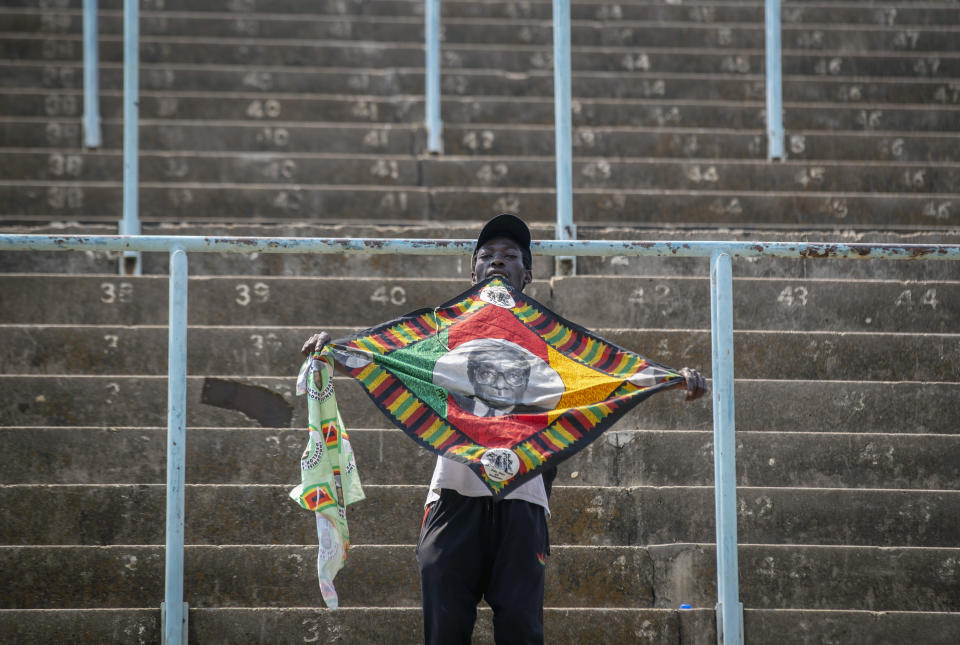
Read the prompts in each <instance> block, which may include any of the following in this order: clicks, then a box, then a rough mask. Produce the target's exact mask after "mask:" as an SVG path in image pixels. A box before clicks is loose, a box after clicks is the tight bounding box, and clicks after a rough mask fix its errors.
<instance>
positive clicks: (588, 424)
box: [569, 408, 593, 433]
mask: <svg viewBox="0 0 960 645" xmlns="http://www.w3.org/2000/svg"><path fill="white" fill-rule="evenodd" d="M569 414H570V421H571V422H572V423H575V424H577V425H579V426H580V427H581V428H583V430H581V432H583V433H587V432H590V430H591V428H593V421H591V420H590V418H589V417H588V416H587V415H585V414H584V413H583V412H581V411H580V410H579V409H578V408H570V412H569Z"/></svg>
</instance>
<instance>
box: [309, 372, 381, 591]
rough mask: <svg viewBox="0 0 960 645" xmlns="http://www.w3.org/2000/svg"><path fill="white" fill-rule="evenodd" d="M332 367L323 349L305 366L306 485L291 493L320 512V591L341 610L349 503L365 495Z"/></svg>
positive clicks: (318, 525) (318, 554) (318, 534)
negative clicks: (337, 584)
mask: <svg viewBox="0 0 960 645" xmlns="http://www.w3.org/2000/svg"><path fill="white" fill-rule="evenodd" d="M332 368H333V365H332V363H331V362H330V358H329V356H321V355H320V354H317V353H315V354H314V355H313V356H312V357H311V358H309V359H307V360H306V361H305V362H304V363H303V366H302V367H301V368H300V375H299V377H298V378H297V394H298V395H303V394H306V395H307V420H308V424H309V439H308V442H307V448H306V450H304V452H303V456H302V457H301V458H300V484H299V485H298V486H296V487H295V488H294V489H293V490H291V491H290V497H291V498H292V499H293V500H294V501H296V502H297V503H298V504H300V506H302V507H303V508H305V509H307V510H308V511H313V512H314V513H315V515H316V521H317V541H318V542H319V549H318V551H317V577H318V579H319V581H320V593H321V594H322V595H323V602H324V603H326V605H327V607H329V608H330V609H336V608H337V607H338V605H339V599H338V597H337V591H336V589H335V588H334V586H333V579H334V577H335V576H336V575H337V572H338V571H339V570H340V569H342V568H343V563H344V562H345V561H346V559H347V549H348V548H349V547H350V530H349V529H348V528H347V506H349V505H350V504H353V503H354V502H359V501H361V500H363V499H364V498H365V496H364V493H363V487H362V486H361V485H360V476H359V474H358V473H357V464H356V461H355V460H354V458H353V449H352V448H351V446H350V438H349V437H348V436H347V431H346V430H345V429H344V427H343V421H342V420H341V419H340V412H339V410H338V409H337V397H336V395H335V394H334V392H333V379H332V378H331V375H332V373H333V369H332ZM318 381H319V383H318Z"/></svg>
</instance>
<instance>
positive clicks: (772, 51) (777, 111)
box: [763, 0, 783, 160]
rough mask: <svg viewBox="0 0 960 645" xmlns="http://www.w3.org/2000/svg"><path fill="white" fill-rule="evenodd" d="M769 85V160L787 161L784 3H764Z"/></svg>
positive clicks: (769, 0)
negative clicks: (782, 18) (784, 95)
mask: <svg viewBox="0 0 960 645" xmlns="http://www.w3.org/2000/svg"><path fill="white" fill-rule="evenodd" d="M763 14H764V24H765V38H764V41H765V43H766V84H767V111H766V114H767V159H771V160H772V159H783V75H782V56H781V48H780V0H765V1H764V11H763Z"/></svg>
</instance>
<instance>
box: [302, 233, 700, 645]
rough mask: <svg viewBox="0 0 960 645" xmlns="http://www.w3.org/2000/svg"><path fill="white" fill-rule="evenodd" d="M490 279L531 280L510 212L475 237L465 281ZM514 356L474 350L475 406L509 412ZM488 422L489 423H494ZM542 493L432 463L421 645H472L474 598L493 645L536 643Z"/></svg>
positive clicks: (696, 381) (543, 551) (539, 480)
mask: <svg viewBox="0 0 960 645" xmlns="http://www.w3.org/2000/svg"><path fill="white" fill-rule="evenodd" d="M493 276H499V277H500V278H502V279H503V280H504V281H505V282H508V283H509V284H510V285H511V286H513V287H514V288H515V289H517V290H518V291H522V290H523V288H524V287H526V286H527V285H528V284H529V283H530V282H532V280H533V274H532V257H531V253H530V231H529V229H528V228H527V225H526V224H525V223H524V222H523V220H521V219H520V218H519V217H516V216H514V215H509V214H503V215H499V216H497V217H495V218H493V219H492V220H490V221H489V222H487V224H486V225H485V226H484V227H483V230H482V231H481V232H480V235H479V236H478V237H477V243H476V246H475V247H474V252H473V261H472V272H471V280H472V281H473V283H474V284H477V283H478V282H482V281H484V280H486V279H488V278H491V277H493ZM329 339H330V337H329V335H328V334H326V333H325V332H321V333H320V334H316V335H314V336H311V337H310V339H308V340H307V342H306V343H305V344H304V346H303V351H304V353H305V354H309V353H310V352H312V351H313V350H314V348H316V347H322V346H323V345H324V344H326V343H327V342H328V341H329ZM519 358H520V357H519V356H517V355H513V354H510V353H505V352H503V350H501V353H500V354H499V355H497V354H496V353H490V352H489V351H487V352H481V353H480V354H479V355H478V356H477V357H476V360H475V361H474V367H473V368H472V369H473V374H472V375H471V376H470V377H469V378H470V380H471V382H472V383H473V385H474V391H475V393H476V399H481V400H482V402H483V403H484V405H485V406H486V407H487V408H494V409H499V410H503V409H506V408H510V409H511V411H512V410H513V407H514V406H516V405H518V404H519V403H520V401H521V398H520V397H521V395H522V394H523V391H524V390H526V388H527V380H528V378H529V374H524V373H523V370H524V369H527V370H528V369H529V368H528V367H526V366H524V367H523V368H521V367H520V365H519V364H518V362H517V359H519ZM469 369H470V368H469V367H468V370H469ZM681 372H682V373H683V375H684V377H685V378H686V383H685V385H686V389H687V400H688V401H690V400H693V399H696V398H699V397H700V396H702V395H703V394H704V392H706V387H705V382H704V380H703V377H701V376H700V374H699V373H698V372H696V371H695V370H690V369H687V368H684V369H683V370H681ZM521 386H522V387H521ZM461 398H466V397H461ZM458 405H459V404H458ZM464 405H466V403H464ZM465 411H466V412H469V413H473V412H472V410H465ZM517 412H519V410H518V411H517ZM478 416H488V415H486V414H484V415H478ZM487 422H488V423H490V424H496V423H497V421H496V417H495V416H492V417H491V418H490V419H489V420H488V421H487ZM554 472H555V471H554ZM548 479H549V475H548ZM548 490H549V489H548V487H547V486H545V483H544V478H543V477H542V476H537V477H535V478H533V479H531V480H529V481H527V482H526V483H524V484H522V485H521V486H519V487H517V488H516V489H515V490H513V491H512V492H511V493H510V494H508V495H507V496H506V497H504V498H503V499H502V500H494V499H493V497H492V496H491V495H490V492H489V490H488V489H487V487H486V486H485V485H484V484H483V483H482V482H481V481H480V479H479V478H478V477H477V476H476V475H475V474H474V473H473V471H471V470H470V469H469V468H468V467H467V466H466V465H464V464H461V463H459V462H456V461H453V460H450V459H446V458H444V457H438V458H437V465H436V467H435V469H434V472H433V477H432V479H431V482H430V490H429V492H428V494H427V501H426V504H425V508H426V513H425V514H424V518H423V523H422V526H421V530H420V539H419V543H418V544H417V562H418V564H419V567H420V576H421V594H422V599H423V620H424V635H425V639H426V643H427V645H451V644H457V643H469V642H470V638H471V634H472V633H473V626H474V623H475V622H476V616H477V605H478V603H479V602H480V600H481V599H485V600H486V601H487V603H488V604H489V605H490V607H491V608H492V609H493V625H494V638H495V639H496V642H497V643H498V645H504V644H508V643H518V644H520V643H523V644H541V643H543V589H544V571H545V565H546V555H547V554H548V552H549V538H548V535H547V523H546V520H547V517H548V516H549V513H550V509H549V504H548Z"/></svg>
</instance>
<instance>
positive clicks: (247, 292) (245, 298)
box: [235, 282, 270, 307]
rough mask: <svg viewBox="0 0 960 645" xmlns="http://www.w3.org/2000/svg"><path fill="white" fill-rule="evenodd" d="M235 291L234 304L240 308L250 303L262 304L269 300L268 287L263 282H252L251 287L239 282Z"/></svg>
mask: <svg viewBox="0 0 960 645" xmlns="http://www.w3.org/2000/svg"><path fill="white" fill-rule="evenodd" d="M235 289H236V291H237V298H236V300H235V302H236V303H237V304H238V305H240V306H241V307H246V306H248V305H249V304H250V303H251V302H257V303H262V302H268V301H269V300H270V285H268V284H264V283H263V282H254V283H253V285H249V284H246V283H243V282H241V283H240V284H238V285H236V287H235Z"/></svg>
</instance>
